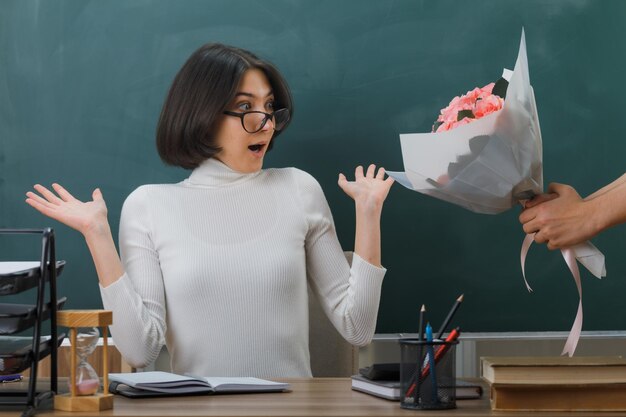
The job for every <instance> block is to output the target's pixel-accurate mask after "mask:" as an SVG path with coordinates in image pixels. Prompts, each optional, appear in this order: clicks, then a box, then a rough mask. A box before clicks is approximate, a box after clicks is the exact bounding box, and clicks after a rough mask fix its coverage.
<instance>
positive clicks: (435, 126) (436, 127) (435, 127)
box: [433, 122, 443, 132]
mask: <svg viewBox="0 0 626 417" xmlns="http://www.w3.org/2000/svg"><path fill="white" fill-rule="evenodd" d="M442 124H443V122H435V124H434V125H433V132H436V131H437V129H439V126H441V125H442Z"/></svg>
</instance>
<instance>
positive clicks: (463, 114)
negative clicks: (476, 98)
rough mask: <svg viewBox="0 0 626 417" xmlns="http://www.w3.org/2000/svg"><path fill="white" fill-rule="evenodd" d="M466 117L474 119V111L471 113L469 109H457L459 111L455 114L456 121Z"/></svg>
mask: <svg viewBox="0 0 626 417" xmlns="http://www.w3.org/2000/svg"><path fill="white" fill-rule="evenodd" d="M466 117H469V118H470V119H475V118H476V116H474V113H472V111H471V110H459V112H458V113H457V114H456V121H457V122H458V121H460V120H463V119H465V118H466Z"/></svg>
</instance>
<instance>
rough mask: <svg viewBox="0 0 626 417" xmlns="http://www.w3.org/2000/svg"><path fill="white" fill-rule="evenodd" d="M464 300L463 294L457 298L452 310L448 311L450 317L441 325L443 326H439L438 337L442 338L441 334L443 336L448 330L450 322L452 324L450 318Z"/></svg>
mask: <svg viewBox="0 0 626 417" xmlns="http://www.w3.org/2000/svg"><path fill="white" fill-rule="evenodd" d="M462 302H463V294H461V295H460V296H459V298H457V299H456V302H455V303H454V305H453V306H452V309H450V312H449V313H448V317H446V319H445V320H444V321H443V324H442V325H441V327H440V328H439V332H438V333H437V339H441V336H443V333H444V332H445V331H446V327H448V324H450V320H452V316H454V313H456V311H457V310H458V309H459V306H460V305H461V303H462Z"/></svg>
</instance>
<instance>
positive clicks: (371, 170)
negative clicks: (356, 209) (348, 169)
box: [338, 164, 393, 208]
mask: <svg viewBox="0 0 626 417" xmlns="http://www.w3.org/2000/svg"><path fill="white" fill-rule="evenodd" d="M354 177H355V178H354V181H348V179H347V178H346V176H345V175H343V174H339V181H338V183H339V187H341V189H342V190H343V191H344V192H345V193H346V194H348V195H349V196H350V197H352V199H353V200H354V201H355V202H356V203H359V204H364V205H366V206H370V207H378V208H380V207H382V205H383V202H384V201H385V199H386V198H387V194H389V189H390V188H391V185H392V184H393V178H391V177H388V178H387V179H385V169H384V168H380V169H379V170H378V173H376V165H374V164H372V165H370V166H369V167H368V168H367V172H366V173H364V172H363V167H362V166H358V167H357V168H356V169H355V172H354Z"/></svg>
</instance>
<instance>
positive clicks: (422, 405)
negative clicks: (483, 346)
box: [400, 339, 459, 410]
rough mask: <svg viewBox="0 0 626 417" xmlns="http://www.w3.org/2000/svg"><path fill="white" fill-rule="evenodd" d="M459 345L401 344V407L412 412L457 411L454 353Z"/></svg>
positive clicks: (409, 340)
mask: <svg viewBox="0 0 626 417" xmlns="http://www.w3.org/2000/svg"><path fill="white" fill-rule="evenodd" d="M458 343H459V342H458V341H453V342H446V341H443V340H441V341H438V340H436V341H432V342H427V341H425V340H418V339H401V340H400V351H401V352H400V407H402V408H409V409H413V410H446V409H450V408H456V388H455V384H456V361H455V350H456V345H457V344H458ZM433 365H434V366H433ZM433 369H434V372H433Z"/></svg>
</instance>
